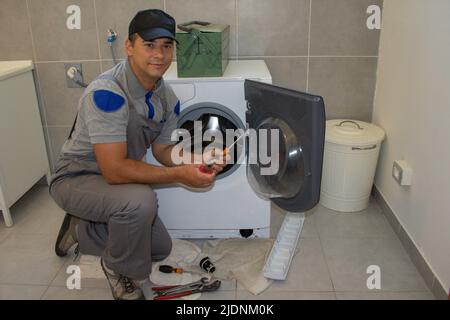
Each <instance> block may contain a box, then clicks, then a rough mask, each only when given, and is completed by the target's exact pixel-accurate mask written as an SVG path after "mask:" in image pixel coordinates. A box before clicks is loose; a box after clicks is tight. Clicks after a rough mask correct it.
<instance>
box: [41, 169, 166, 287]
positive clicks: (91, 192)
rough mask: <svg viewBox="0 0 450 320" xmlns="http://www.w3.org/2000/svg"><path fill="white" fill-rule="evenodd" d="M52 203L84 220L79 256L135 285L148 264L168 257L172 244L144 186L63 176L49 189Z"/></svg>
mask: <svg viewBox="0 0 450 320" xmlns="http://www.w3.org/2000/svg"><path fill="white" fill-rule="evenodd" d="M50 194H51V196H52V197H53V199H54V200H55V201H56V203H57V204H58V205H59V206H60V207H61V208H62V209H64V210H65V211H66V212H68V213H69V214H71V215H73V216H76V217H78V218H80V219H82V221H81V222H80V223H79V224H78V227H77V228H78V229H77V235H78V242H79V245H80V248H79V249H80V252H81V253H84V254H90V255H97V256H102V258H103V260H104V262H105V264H106V265H107V266H108V267H109V268H111V269H112V270H114V271H115V272H118V273H120V274H122V275H124V276H127V277H129V278H131V279H134V280H143V279H146V278H148V276H149V274H150V273H151V267H152V260H155V261H157V260H162V259H164V258H166V257H167V256H168V255H169V254H170V251H171V249H172V240H171V238H170V236H169V234H168V232H167V230H166V228H165V227H164V225H163V223H162V221H161V220H160V219H159V217H158V215H157V213H158V203H157V198H156V193H155V192H154V191H153V190H152V189H151V188H150V187H149V186H148V185H143V184H121V185H110V184H108V183H107V182H106V180H105V179H104V178H103V176H102V175H97V174H86V175H80V176H74V177H66V178H64V179H62V180H59V181H55V182H54V183H52V185H51V186H50Z"/></svg>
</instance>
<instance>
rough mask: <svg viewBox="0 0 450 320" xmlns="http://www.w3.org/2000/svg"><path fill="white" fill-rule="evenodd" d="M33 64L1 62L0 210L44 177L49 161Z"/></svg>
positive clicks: (8, 220)
mask: <svg viewBox="0 0 450 320" xmlns="http://www.w3.org/2000/svg"><path fill="white" fill-rule="evenodd" d="M32 70H33V63H32V62H31V61H0V210H1V211H2V213H3V217H4V219H5V224H6V225H7V226H11V225H12V223H13V222H12V218H11V215H10V211H9V208H10V207H11V206H12V205H13V204H14V203H15V202H16V201H17V200H18V199H19V198H20V197H21V196H22V195H23V194H24V193H25V192H27V191H28V190H29V189H30V188H31V187H32V186H33V185H34V184H35V183H36V182H38V181H39V180H40V179H41V178H42V177H43V176H44V175H48V174H49V165H48V157H47V152H46V148H45V141H44V134H43V129H42V124H41V119H40V115H39V107H38V103H37V97H36V89H35V86H34V81H33V74H32Z"/></svg>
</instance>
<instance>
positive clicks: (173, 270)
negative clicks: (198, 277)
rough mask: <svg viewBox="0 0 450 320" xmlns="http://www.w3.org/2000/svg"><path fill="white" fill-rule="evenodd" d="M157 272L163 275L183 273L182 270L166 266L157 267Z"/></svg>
mask: <svg viewBox="0 0 450 320" xmlns="http://www.w3.org/2000/svg"><path fill="white" fill-rule="evenodd" d="M159 271H161V272H164V273H183V272H184V270H183V269H182V268H174V267H172V266H169V265H167V264H165V265H161V266H159Z"/></svg>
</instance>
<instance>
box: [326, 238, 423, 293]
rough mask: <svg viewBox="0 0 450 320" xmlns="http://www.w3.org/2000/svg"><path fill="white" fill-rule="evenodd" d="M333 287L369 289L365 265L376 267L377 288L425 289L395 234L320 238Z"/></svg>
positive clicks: (368, 274)
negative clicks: (387, 237)
mask: <svg viewBox="0 0 450 320" xmlns="http://www.w3.org/2000/svg"><path fill="white" fill-rule="evenodd" d="M321 242H322V247H323V250H324V253H325V257H326V261H327V264H328V267H329V270H330V273H331V277H332V280H333V284H334V288H335V290H336V291H366V292H367V291H369V289H368V287H367V281H368V278H369V277H371V276H372V275H373V272H371V273H367V270H368V267H369V266H372V265H375V266H378V267H379V268H380V279H381V280H380V281H381V290H386V291H428V288H427V286H426V284H425V282H424V280H423V278H422V277H421V276H420V274H419V273H418V271H417V269H416V268H415V266H414V265H413V263H412V262H411V260H410V259H409V257H408V255H407V254H406V252H405V250H404V249H403V247H402V245H401V244H400V241H399V240H398V239H395V238H389V239H384V238H340V237H337V238H321Z"/></svg>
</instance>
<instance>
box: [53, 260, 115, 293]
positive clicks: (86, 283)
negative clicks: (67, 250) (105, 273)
mask: <svg viewBox="0 0 450 320" xmlns="http://www.w3.org/2000/svg"><path fill="white" fill-rule="evenodd" d="M70 265H76V266H78V262H77V261H73V259H71V258H69V259H67V261H66V263H65V264H64V265H63V266H62V268H61V269H60V270H59V271H58V274H57V275H56V277H55V279H53V281H52V283H51V286H60V287H63V286H65V285H66V281H67V279H68V277H69V276H70V275H71V272H70V270H68V269H67V268H68V267H69V266H70ZM68 271H69V272H68ZM81 288H103V289H109V284H108V281H107V280H106V277H103V278H87V277H85V276H83V272H82V270H81Z"/></svg>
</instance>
